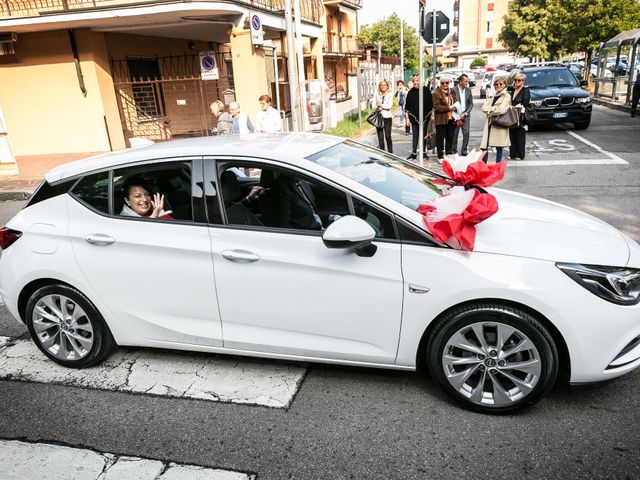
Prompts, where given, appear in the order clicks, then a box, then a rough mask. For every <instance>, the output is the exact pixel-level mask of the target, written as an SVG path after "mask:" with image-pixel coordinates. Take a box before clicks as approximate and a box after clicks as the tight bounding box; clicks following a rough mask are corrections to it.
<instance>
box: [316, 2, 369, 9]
mask: <svg viewBox="0 0 640 480" xmlns="http://www.w3.org/2000/svg"><path fill="white" fill-rule="evenodd" d="M337 1H338V2H340V4H341V5H346V6H347V7H351V8H353V9H355V10H358V9H360V8H362V2H363V0H337ZM324 3H329V4H331V5H335V4H336V0H325V2H324Z"/></svg>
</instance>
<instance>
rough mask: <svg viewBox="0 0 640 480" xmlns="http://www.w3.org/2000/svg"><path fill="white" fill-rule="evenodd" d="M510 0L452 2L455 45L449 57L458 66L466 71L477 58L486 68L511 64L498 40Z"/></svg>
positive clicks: (505, 50)
mask: <svg viewBox="0 0 640 480" xmlns="http://www.w3.org/2000/svg"><path fill="white" fill-rule="evenodd" d="M510 3H511V0H455V1H454V3H453V9H454V18H453V27H454V28H455V29H456V43H457V45H456V46H455V47H454V48H453V49H452V51H451V53H450V54H449V55H450V56H451V57H454V58H456V59H457V65H458V66H459V67H463V68H468V67H469V66H470V65H471V62H472V61H473V59H474V58H476V57H482V58H484V59H485V60H486V62H487V65H492V66H495V65H499V64H502V63H512V62H513V61H514V57H513V55H511V54H509V52H508V51H507V48H506V47H505V46H504V44H502V42H500V41H499V40H498V35H499V34H500V31H501V30H502V27H503V26H504V17H505V16H506V15H507V12H508V9H509V4H510Z"/></svg>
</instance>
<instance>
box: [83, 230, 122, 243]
mask: <svg viewBox="0 0 640 480" xmlns="http://www.w3.org/2000/svg"><path fill="white" fill-rule="evenodd" d="M84 239H85V240H86V241H87V242H89V243H90V244H91V245H111V244H112V243H115V242H116V239H115V238H112V237H110V236H108V235H103V234H101V233H95V234H93V235H87V236H86V237H84Z"/></svg>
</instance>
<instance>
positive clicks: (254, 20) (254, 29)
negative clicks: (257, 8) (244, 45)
mask: <svg viewBox="0 0 640 480" xmlns="http://www.w3.org/2000/svg"><path fill="white" fill-rule="evenodd" d="M249 23H250V24H251V43H252V44H254V45H262V44H263V43H264V32H263V31H262V20H260V16H259V15H258V14H257V13H252V14H250V15H249Z"/></svg>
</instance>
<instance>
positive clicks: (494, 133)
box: [480, 77, 511, 163]
mask: <svg viewBox="0 0 640 480" xmlns="http://www.w3.org/2000/svg"><path fill="white" fill-rule="evenodd" d="M493 89H494V91H495V93H494V94H493V96H490V97H489V98H487V100H486V101H485V102H484V105H482V111H483V112H484V114H485V115H486V116H487V119H486V120H485V122H484V130H483V132H482V141H481V142H480V149H481V150H483V151H485V155H484V157H483V158H482V161H483V162H484V163H487V162H488V161H489V153H488V152H487V149H488V148H489V147H496V163H500V162H501V161H502V150H503V148H504V147H508V146H510V145H511V142H510V141H509V129H508V128H506V127H500V126H498V125H492V124H491V120H492V119H493V118H494V117H497V116H498V115H502V114H503V113H507V110H509V107H510V106H511V96H510V95H509V92H507V79H506V78H505V77H498V78H496V79H494V81H493Z"/></svg>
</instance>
